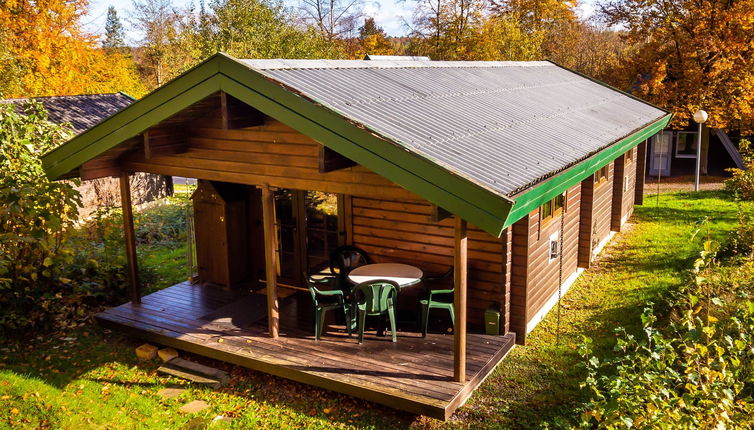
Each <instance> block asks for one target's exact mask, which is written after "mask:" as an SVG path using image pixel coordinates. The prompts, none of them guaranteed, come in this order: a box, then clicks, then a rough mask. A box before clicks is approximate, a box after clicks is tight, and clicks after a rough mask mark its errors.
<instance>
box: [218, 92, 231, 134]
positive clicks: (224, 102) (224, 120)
mask: <svg viewBox="0 0 754 430" xmlns="http://www.w3.org/2000/svg"><path fill="white" fill-rule="evenodd" d="M228 118H229V117H228V95H227V94H225V92H224V91H221V92H220V121H221V127H222V128H223V130H227V129H228V128H229V121H230V120H229V119H228Z"/></svg>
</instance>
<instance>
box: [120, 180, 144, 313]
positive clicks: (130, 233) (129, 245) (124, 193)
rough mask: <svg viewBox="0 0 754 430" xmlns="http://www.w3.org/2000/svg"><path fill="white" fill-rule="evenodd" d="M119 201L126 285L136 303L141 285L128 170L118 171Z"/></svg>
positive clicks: (139, 301) (139, 297)
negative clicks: (126, 263)
mask: <svg viewBox="0 0 754 430" xmlns="http://www.w3.org/2000/svg"><path fill="white" fill-rule="evenodd" d="M120 203H121V207H122V209H123V235H124V237H125V240H126V260H127V262H128V287H129V289H130V290H131V302H132V303H134V304H138V303H141V285H139V268H138V266H137V264H138V263H137V262H136V234H135V233H134V217H133V207H132V206H131V184H130V181H129V179H128V172H120Z"/></svg>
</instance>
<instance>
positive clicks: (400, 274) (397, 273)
mask: <svg viewBox="0 0 754 430" xmlns="http://www.w3.org/2000/svg"><path fill="white" fill-rule="evenodd" d="M422 276H424V272H422V270H421V269H420V268H418V267H414V266H411V265H409V264H400V263H377V264H366V265H364V266H359V267H357V268H355V269H353V270H351V273H349V274H348V279H349V280H350V281H351V282H353V283H354V284H360V283H362V282H368V281H374V280H377V279H387V280H390V281H394V282H396V283H397V284H398V286H400V287H401V288H403V287H409V286H411V285H415V284H418V283H419V281H421V279H422Z"/></svg>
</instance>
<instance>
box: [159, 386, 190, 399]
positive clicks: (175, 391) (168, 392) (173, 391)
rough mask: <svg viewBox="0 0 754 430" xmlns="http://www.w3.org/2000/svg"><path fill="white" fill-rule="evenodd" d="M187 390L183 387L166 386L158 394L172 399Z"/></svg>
mask: <svg viewBox="0 0 754 430" xmlns="http://www.w3.org/2000/svg"><path fill="white" fill-rule="evenodd" d="M184 391H186V390H185V389H183V388H164V389H162V390H160V391H158V392H157V395H158V396H161V397H164V398H166V399H172V398H173V397H178V396H180V395H181V393H183V392H184Z"/></svg>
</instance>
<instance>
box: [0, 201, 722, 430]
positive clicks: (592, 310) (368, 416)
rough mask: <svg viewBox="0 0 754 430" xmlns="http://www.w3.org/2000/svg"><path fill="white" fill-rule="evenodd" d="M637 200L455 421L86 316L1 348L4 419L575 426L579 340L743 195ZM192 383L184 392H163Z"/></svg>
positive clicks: (637, 294)
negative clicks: (208, 385) (191, 370)
mask: <svg viewBox="0 0 754 430" xmlns="http://www.w3.org/2000/svg"><path fill="white" fill-rule="evenodd" d="M645 203H646V206H644V207H639V208H637V213H636V216H634V218H633V219H632V221H631V225H630V226H629V227H628V228H627V230H626V231H625V232H624V233H621V234H619V235H618V236H617V237H616V239H615V240H614V241H613V243H612V244H611V245H609V246H608V247H607V248H606V249H605V251H604V254H603V256H602V257H601V259H600V260H599V261H598V262H597V264H595V266H594V267H593V268H592V269H590V270H589V271H587V272H585V273H584V275H582V277H581V278H580V279H579V281H577V283H576V284H575V285H574V286H573V287H572V288H571V290H570V291H569V292H568V294H567V295H566V296H565V297H564V299H563V301H562V307H561V314H560V319H559V320H558V317H557V310H553V311H552V312H550V314H549V315H548V316H547V317H546V319H545V320H544V321H543V322H542V323H541V324H540V325H539V326H538V327H537V328H536V329H535V330H534V331H533V332H532V333H531V334H530V336H529V338H528V345H527V346H525V347H517V348H515V349H514V350H513V351H512V352H511V354H510V355H509V356H508V358H506V360H505V361H504V362H503V363H502V364H501V365H500V366H499V367H498V369H497V370H496V371H495V372H494V373H493V374H492V375H491V376H490V377H489V378H488V380H487V381H486V382H485V383H484V384H483V385H482V386H481V387H480V389H479V390H478V391H477V392H476V393H475V394H474V395H473V396H472V398H471V399H470V400H469V402H468V403H467V405H466V406H465V407H463V408H461V409H460V410H459V411H458V412H457V413H456V415H455V416H454V417H453V418H452V420H451V421H449V422H447V423H441V422H439V421H435V420H432V419H428V418H422V417H414V416H410V415H407V414H403V413H400V412H396V411H393V410H390V409H387V408H383V407H380V406H376V405H373V404H370V403H368V402H363V401H360V400H356V399H352V398H349V397H346V396H342V395H338V394H335V393H331V392H328V391H324V390H319V389H316V388H312V387H308V386H305V385H301V384H297V383H294V382H290V381H286V380H284V379H281V378H276V377H273V376H269V375H264V374H261V373H257V372H253V371H250V370H246V369H243V368H238V367H234V366H230V365H227V364H224V363H220V362H214V361H211V360H207V359H203V358H200V357H191V359H194V360H197V361H200V362H204V363H207V364H210V365H213V366H215V367H219V368H222V369H225V370H227V371H230V372H231V374H232V379H233V383H232V385H231V386H230V387H227V388H223V389H221V390H218V391H213V390H209V389H205V388H202V387H197V386H192V385H189V384H186V383H184V382H183V381H181V380H179V379H175V378H172V377H163V376H160V375H157V374H156V372H155V370H156V367H157V363H151V362H150V363H140V362H137V361H136V359H135V357H134V354H133V348H134V347H135V346H137V345H138V342H136V341H134V340H130V339H128V338H125V337H123V336H121V335H119V334H116V333H112V332H108V331H106V330H102V329H100V328H98V327H96V326H94V325H89V324H87V325H84V326H82V327H79V328H77V329H74V330H71V331H69V332H66V333H57V334H54V335H47V336H44V337H39V338H35V339H28V340H27V341H25V342H23V343H18V344H11V345H2V346H0V405H2V407H1V408H0V428H3V427H12V428H16V427H17V428H45V427H46V428H56V429H57V428H63V429H84V428H87V429H88V428H206V427H207V426H208V425H209V423H210V422H211V420H212V419H213V418H214V417H216V416H218V415H223V416H228V417H232V418H233V420H232V421H231V422H218V423H215V424H214V425H212V428H385V429H395V428H503V429H504V428H515V429H525V428H539V427H540V426H541V425H542V424H543V423H548V424H549V427H551V428H565V427H568V426H570V425H572V424H573V423H574V422H575V421H574V420H575V419H576V417H577V416H578V413H579V411H580V405H581V404H582V402H583V401H584V400H585V399H586V398H585V394H584V393H583V392H582V391H581V390H580V389H579V383H580V382H581V380H582V379H583V370H582V368H581V367H580V366H579V364H580V361H581V359H580V357H579V356H578V354H577V353H576V345H577V344H578V343H579V342H580V340H581V336H584V335H586V336H590V337H592V338H594V339H595V348H596V351H595V352H596V353H597V354H600V355H603V354H608V353H609V351H610V350H611V348H612V346H613V344H614V334H613V329H614V328H615V327H617V326H624V327H627V328H628V329H629V330H632V331H636V330H638V329H639V326H640V323H639V314H640V313H641V311H642V308H643V306H644V304H645V303H646V302H647V301H655V302H658V301H659V300H661V297H662V294H663V293H664V292H666V291H668V290H671V289H673V288H675V287H677V286H678V285H680V283H681V282H683V281H684V279H685V278H686V276H687V273H688V272H687V271H688V268H689V267H690V266H691V263H692V261H693V259H694V258H695V255H696V253H697V249H698V246H699V245H698V241H694V242H692V241H690V237H691V234H692V232H693V231H694V230H695V226H694V223H695V221H697V220H698V219H700V218H702V217H704V216H710V217H712V218H713V220H712V223H711V224H710V234H711V235H713V236H716V237H718V238H723V237H724V236H725V235H727V232H728V231H730V230H731V229H732V228H734V226H735V225H736V216H735V211H736V205H735V204H734V203H732V202H731V201H729V200H728V198H727V197H726V195H725V194H723V193H720V192H703V193H701V194H698V195H695V194H692V193H675V194H663V195H662V196H660V208H659V210H658V209H656V208H655V199H654V197H650V198H647V199H646V200H645ZM142 258H146V259H147V260H148V261H149V264H150V265H152V266H153V267H155V268H159V269H160V270H159V274H158V278H159V279H160V280H161V281H160V282H161V284H159V285H170V284H172V283H175V282H179V281H180V280H182V279H183V278H185V249H182V248H180V247H175V248H171V249H162V250H160V249H150V250H147V251H145V253H144V254H142ZM168 386H184V387H186V388H187V389H186V391H185V392H184V393H183V394H181V395H180V396H179V397H177V398H174V399H170V400H165V399H162V398H160V397H159V396H158V395H157V394H156V393H157V391H159V390H160V389H162V388H164V387H168ZM194 399H201V400H205V401H207V402H208V403H209V404H210V405H211V408H210V409H208V410H206V411H203V412H200V413H197V414H191V415H189V414H183V413H180V412H178V409H179V408H180V406H182V405H183V404H185V403H187V402H188V401H190V400H194Z"/></svg>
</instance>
